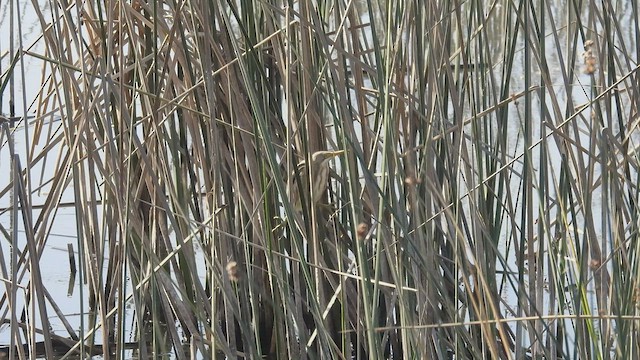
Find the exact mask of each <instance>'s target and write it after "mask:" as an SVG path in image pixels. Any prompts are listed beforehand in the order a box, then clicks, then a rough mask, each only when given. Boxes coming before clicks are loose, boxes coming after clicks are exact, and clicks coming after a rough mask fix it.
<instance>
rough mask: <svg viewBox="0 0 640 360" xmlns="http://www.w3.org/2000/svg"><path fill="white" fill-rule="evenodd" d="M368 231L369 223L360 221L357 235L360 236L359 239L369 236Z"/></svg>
mask: <svg viewBox="0 0 640 360" xmlns="http://www.w3.org/2000/svg"><path fill="white" fill-rule="evenodd" d="M368 232H369V225H367V224H365V223H360V224H358V227H356V235H357V236H358V240H362V239H364V237H365V236H367V233H368Z"/></svg>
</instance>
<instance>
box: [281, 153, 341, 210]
mask: <svg viewBox="0 0 640 360" xmlns="http://www.w3.org/2000/svg"><path fill="white" fill-rule="evenodd" d="M343 153H344V150H338V151H316V152H314V153H313V154H312V155H311V168H310V169H308V168H307V163H306V161H303V162H301V163H300V164H298V166H297V167H296V173H295V174H294V177H293V184H291V185H290V190H289V198H290V200H291V204H293V206H294V208H295V209H296V210H299V211H300V210H302V198H304V200H305V201H308V200H310V199H313V200H312V203H311V204H312V205H318V204H319V203H320V201H321V200H322V197H323V196H324V192H325V190H326V189H327V183H328V182H329V173H330V172H331V169H330V168H329V161H330V160H331V159H333V158H334V157H336V156H338V155H340V154H343ZM309 176H311V179H313V182H311V183H310V182H309V181H308V180H307V179H308V178H309ZM309 191H311V194H309ZM300 194H304V195H303V196H300Z"/></svg>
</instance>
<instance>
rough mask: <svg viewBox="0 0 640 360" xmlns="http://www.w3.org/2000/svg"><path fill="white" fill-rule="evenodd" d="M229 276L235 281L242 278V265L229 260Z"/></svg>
mask: <svg viewBox="0 0 640 360" xmlns="http://www.w3.org/2000/svg"><path fill="white" fill-rule="evenodd" d="M227 276H229V280H231V281H233V282H238V281H239V280H240V267H239V266H238V263H237V262H235V261H229V263H228V264H227Z"/></svg>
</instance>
